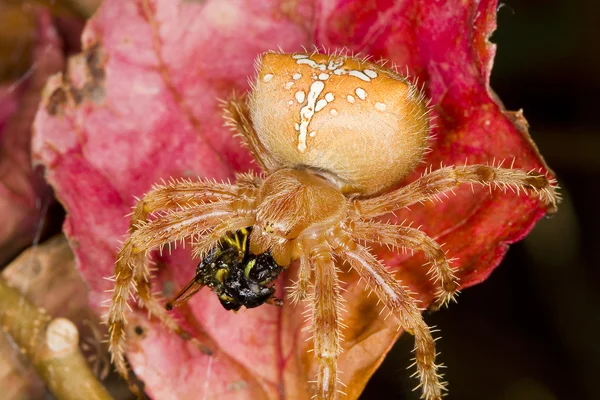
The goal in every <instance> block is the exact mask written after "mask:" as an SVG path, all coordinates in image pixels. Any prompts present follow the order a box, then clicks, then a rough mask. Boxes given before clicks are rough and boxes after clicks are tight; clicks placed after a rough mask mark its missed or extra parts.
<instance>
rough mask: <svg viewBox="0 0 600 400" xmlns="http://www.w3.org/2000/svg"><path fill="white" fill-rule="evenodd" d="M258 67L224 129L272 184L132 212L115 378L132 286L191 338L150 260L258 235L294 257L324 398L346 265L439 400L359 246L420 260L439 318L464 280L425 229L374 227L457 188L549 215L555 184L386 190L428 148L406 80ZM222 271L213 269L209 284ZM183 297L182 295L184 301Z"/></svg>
mask: <svg viewBox="0 0 600 400" xmlns="http://www.w3.org/2000/svg"><path fill="white" fill-rule="evenodd" d="M257 70H258V75H257V77H256V80H255V81H254V82H253V85H252V91H251V93H250V95H249V98H248V100H247V101H246V100H243V99H235V100H232V101H230V102H229V103H227V104H226V107H225V108H226V112H227V121H228V123H229V124H230V125H231V126H232V127H234V128H235V129H236V130H237V131H238V132H239V133H240V134H241V135H242V136H243V137H244V139H245V141H246V143H247V145H248V147H249V150H250V151H251V153H252V154H253V156H254V158H255V160H256V162H257V163H258V165H259V166H260V167H261V168H262V170H263V172H264V176H261V177H259V176H254V175H250V174H242V175H238V176H237V180H236V182H235V183H234V184H217V183H214V182H210V181H199V182H190V181H174V182H172V183H171V184H167V185H161V186H156V187H155V188H154V189H153V190H151V191H150V192H149V193H148V194H146V196H144V198H143V199H142V200H141V201H140V202H139V203H138V204H137V205H136V207H135V209H134V212H133V216H132V223H131V228H130V234H129V238H128V239H127V240H126V241H125V243H124V244H123V247H122V248H121V250H120V252H119V257H118V260H117V263H116V266H115V281H116V282H115V290H114V293H113V297H112V305H111V309H110V313H109V318H108V323H109V329H110V349H111V351H112V354H113V356H114V361H115V364H116V367H117V370H118V371H119V372H120V373H121V375H123V376H124V377H126V376H127V368H126V364H125V359H124V354H123V350H122V346H121V345H122V343H123V342H124V340H125V338H124V326H125V310H126V303H127V301H128V296H129V293H130V290H131V289H132V288H135V289H136V290H137V294H138V296H139V297H140V300H141V301H142V303H143V304H144V305H145V307H146V308H147V309H148V310H149V311H150V312H152V313H153V314H155V315H156V316H157V317H158V318H160V319H161V321H163V322H164V323H165V325H166V326H167V327H168V328H169V329H171V330H173V331H174V332H177V333H179V334H181V335H182V336H183V337H186V338H189V335H188V334H187V333H186V332H184V331H183V330H182V329H181V328H180V327H179V326H178V325H177V323H175V322H174V321H173V319H172V318H171V317H170V316H169V315H168V314H167V313H166V311H165V310H164V308H163V307H161V306H160V304H159V303H158V301H157V300H156V299H155V298H154V297H153V296H152V295H151V294H150V289H149V283H148V267H147V255H148V253H149V252H150V251H151V250H153V249H155V248H162V246H164V245H167V244H169V243H171V242H176V241H182V240H189V241H190V242H191V244H192V246H193V248H194V254H195V255H196V256H198V257H200V258H204V257H205V256H207V257H211V256H214V254H213V253H211V250H213V249H214V248H215V247H216V246H218V245H219V243H220V242H221V240H222V238H223V237H224V236H225V235H227V234H228V233H229V232H235V231H238V230H240V229H243V228H246V227H251V228H252V233H251V234H250V252H251V253H252V254H255V255H261V254H264V253H267V252H270V254H271V255H272V257H273V259H274V260H275V262H276V263H277V264H278V265H280V266H282V267H283V268H287V267H289V266H290V264H291V263H292V262H293V261H294V260H299V263H298V280H297V281H296V282H295V283H294V285H293V287H292V293H291V298H292V300H294V301H298V300H305V301H307V303H308V304H309V307H310V327H311V328H312V330H313V342H314V355H315V357H316V359H317V363H318V375H317V380H316V396H317V398H319V399H331V398H335V397H336V396H337V382H338V371H337V358H338V355H339V354H340V352H341V346H340V340H341V332H340V331H341V328H342V327H343V324H342V323H341V321H340V310H341V304H340V303H341V297H340V290H341V285H340V278H341V276H340V271H339V269H338V264H337V263H338V262H340V263H341V262H345V263H347V264H349V266H350V267H351V268H352V269H353V270H355V271H356V273H357V274H358V275H359V276H360V277H361V278H363V281H364V282H366V285H367V286H368V287H369V288H370V289H371V290H372V291H373V292H374V293H375V294H376V295H377V296H378V297H379V299H380V300H381V302H382V304H383V305H384V306H385V307H387V308H388V309H389V311H390V314H391V315H393V316H394V318H395V321H396V322H397V324H398V325H399V326H400V327H402V328H403V329H404V330H406V331H407V332H410V333H411V334H413V335H414V336H415V341H416V346H415V364H416V368H417V375H418V377H419V380H420V386H421V388H422V393H423V397H424V398H426V399H438V398H440V397H441V395H442V391H443V389H444V384H443V383H442V382H441V380H440V377H439V374H438V368H439V366H438V365H437V364H436V363H435V354H436V353H435V345H434V340H433V338H432V336H431V332H430V330H429V328H428V326H427V324H425V322H424V321H423V319H422V317H421V314H420V311H421V309H420V308H419V307H418V306H417V303H416V301H415V300H414V299H413V298H412V297H411V295H410V293H409V292H408V290H407V289H406V288H405V287H404V286H403V285H402V282H399V281H397V280H396V279H395V278H394V276H393V275H392V273H391V272H389V271H388V270H387V269H386V267H385V266H384V265H383V264H382V263H381V262H380V261H379V260H377V259H376V258H375V257H374V256H373V255H372V254H371V253H370V251H369V250H368V248H367V247H365V246H364V243H365V242H366V243H376V244H382V245H387V246H390V247H392V248H396V249H398V248H403V249H408V250H417V251H422V252H424V254H425V255H426V257H427V258H428V260H429V262H430V265H431V267H430V273H431V275H432V279H433V280H434V281H435V282H436V284H437V285H438V287H439V289H438V292H437V298H436V301H435V303H434V305H433V307H439V306H441V305H445V304H447V303H448V302H449V301H450V300H452V299H453V297H454V295H455V294H456V292H457V289H458V279H457V278H456V276H455V274H454V271H453V269H452V268H451V267H450V265H449V263H448V260H447V258H446V254H445V252H444V251H443V250H442V249H441V247H440V245H438V244H437V243H436V242H435V241H434V240H433V239H431V238H429V237H428V236H427V235H425V234H424V233H423V232H422V231H420V230H419V229H416V228H411V227H410V226H403V225H391V224H385V223H381V222H378V221H377V220H376V218H377V217H380V216H382V215H385V214H387V213H390V212H393V211H394V210H396V209H399V208H402V207H407V206H410V205H412V204H415V203H418V202H423V201H426V200H430V199H432V198H436V197H437V195H438V194H441V193H443V192H446V191H451V190H452V189H453V188H455V187H457V186H458V185H460V184H462V183H470V184H482V185H488V186H490V187H491V188H494V187H498V186H499V187H504V188H506V187H512V188H514V189H516V190H517V191H521V192H522V193H521V195H531V196H538V197H539V199H540V200H541V201H542V202H543V203H544V204H545V205H546V206H547V208H548V209H549V210H555V208H556V205H557V202H558V196H557V193H556V190H555V184H554V182H553V181H550V180H549V179H547V178H546V177H545V176H544V175H543V174H541V173H539V172H526V171H523V170H519V169H504V168H499V167H494V166H489V165H465V166H448V167H442V168H440V169H438V170H434V171H429V172H428V173H426V174H424V175H423V176H422V177H421V178H419V179H417V180H416V181H414V182H412V183H410V184H408V185H405V186H401V187H399V188H396V189H394V190H390V188H392V187H394V186H397V185H398V184H399V183H400V181H401V180H402V179H403V178H405V177H406V176H407V175H408V174H409V173H411V172H412V171H413V170H414V169H415V167H416V166H417V164H418V163H419V162H421V161H422V158H423V156H424V153H425V152H426V150H427V142H428V135H429V131H430V115H429V114H430V110H429V108H428V106H427V101H426V100H425V97H424V95H423V94H422V92H421V91H419V90H418V89H417V88H416V87H415V85H414V84H412V83H411V81H410V80H408V79H407V78H406V77H404V76H401V75H399V74H397V73H396V72H394V71H391V70H389V69H386V68H384V67H382V66H380V65H378V64H375V63H371V62H368V61H366V60H362V59H357V58H353V57H347V56H343V55H339V54H333V55H327V54H318V53H313V54H291V55H290V54H278V53H267V54H264V55H262V56H261V57H259V59H258V61H257ZM149 213H152V214H153V217H152V218H148V214H149ZM334 257H335V261H334ZM217 258H218V257H217ZM227 262H230V263H231V262H233V261H231V260H228V261H227ZM238 263H239V262H238ZM242 264H243V262H242ZM242 264H239V265H242ZM217 272H218V271H216V270H211V272H210V273H209V276H208V277H205V280H210V278H211V277H212V274H213V273H214V274H215V276H216V274H217ZM273 279H274V277H273ZM193 282H194V281H192V282H191V284H192V285H193ZM219 290H221V289H219ZM187 294H189V293H187V292H186V291H185V290H184V291H183V297H187ZM217 294H218V293H217ZM192 340H193V339H192ZM206 350H207V352H208V351H210V350H209V349H206Z"/></svg>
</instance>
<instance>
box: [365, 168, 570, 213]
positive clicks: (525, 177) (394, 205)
mask: <svg viewBox="0 0 600 400" xmlns="http://www.w3.org/2000/svg"><path fill="white" fill-rule="evenodd" d="M462 183H470V184H475V183H478V184H481V185H486V186H490V187H500V188H503V189H506V188H512V189H514V190H516V191H517V193H519V192H520V191H521V190H523V191H525V192H530V193H535V194H536V195H537V196H538V197H539V198H540V200H541V201H542V203H544V205H545V206H546V207H547V209H548V212H549V213H553V212H555V211H556V209H557V205H558V203H559V202H560V196H559V194H558V193H557V186H556V181H555V180H553V179H548V178H547V177H546V176H544V175H543V174H541V173H539V172H535V171H532V172H526V171H523V170H520V169H509V168H497V167H491V166H488V165H467V166H464V167H444V168H440V169H438V170H435V171H433V172H430V173H427V174H425V175H423V176H422V177H421V178H419V179H417V180H416V181H414V182H412V183H411V184H409V185H406V186H404V187H401V188H399V189H397V190H394V191H392V192H390V193H386V194H384V195H381V196H376V197H373V198H369V199H364V200H355V205H356V206H357V209H358V210H359V213H360V214H361V216H363V217H365V218H373V217H377V216H380V215H383V214H387V213H389V212H392V211H394V210H397V209H399V208H402V207H408V206H410V205H412V204H415V203H418V202H424V201H427V200H431V199H434V198H437V196H438V195H439V194H441V193H443V192H446V191H451V190H452V189H454V188H456V187H457V186H459V185H460V184H462Z"/></svg>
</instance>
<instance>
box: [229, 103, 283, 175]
mask: <svg viewBox="0 0 600 400" xmlns="http://www.w3.org/2000/svg"><path fill="white" fill-rule="evenodd" d="M223 109H224V111H225V125H226V126H228V127H230V128H232V129H233V130H234V131H236V132H237V133H239V134H240V135H241V136H242V137H243V138H244V143H245V144H246V145H247V146H248V148H249V150H250V153H252V156H253V157H254V159H255V160H256V162H257V164H258V165H259V166H260V168H261V169H262V170H263V171H265V172H267V173H268V172H272V171H275V170H276V169H277V168H278V167H279V163H278V162H277V160H275V158H273V156H272V155H271V153H269V152H268V151H267V149H265V146H264V145H263V144H262V142H261V141H260V139H259V137H258V135H257V134H256V131H255V130H254V127H253V126H252V120H251V118H250V110H249V108H248V105H247V104H246V99H245V98H243V97H234V98H232V99H231V100H229V101H226V102H224V104H223Z"/></svg>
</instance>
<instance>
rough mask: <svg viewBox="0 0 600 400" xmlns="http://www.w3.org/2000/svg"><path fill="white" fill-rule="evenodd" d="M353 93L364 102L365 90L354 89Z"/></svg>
mask: <svg viewBox="0 0 600 400" xmlns="http://www.w3.org/2000/svg"><path fill="white" fill-rule="evenodd" d="M355 92H356V95H357V96H358V98H359V99H361V100H364V99H366V98H367V92H365V89H363V88H356V90H355Z"/></svg>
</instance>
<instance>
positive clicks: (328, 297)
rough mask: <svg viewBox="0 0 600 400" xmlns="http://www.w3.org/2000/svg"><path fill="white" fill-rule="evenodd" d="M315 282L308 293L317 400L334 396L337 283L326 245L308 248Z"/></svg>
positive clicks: (338, 351)
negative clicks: (315, 361) (323, 247)
mask: <svg viewBox="0 0 600 400" xmlns="http://www.w3.org/2000/svg"><path fill="white" fill-rule="evenodd" d="M315 250H316V251H315ZM311 253H313V254H312V255H311V258H310V261H311V263H312V264H313V266H314V274H315V285H314V293H313V294H312V295H311V298H310V300H311V302H312V330H313V342H314V352H315V357H316V359H317V362H318V365H319V372H318V375H317V390H316V397H317V398H318V399H319V400H328V399H335V398H336V397H337V390H336V386H337V382H338V378H337V359H338V356H339V354H340V352H341V346H340V337H341V334H340V327H341V326H342V323H341V321H340V315H339V313H340V308H341V304H340V302H341V296H340V284H339V280H338V270H337V268H336V266H335V263H334V261H333V258H332V255H331V251H330V249H329V246H327V248H326V249H315V248H313V249H311Z"/></svg>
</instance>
